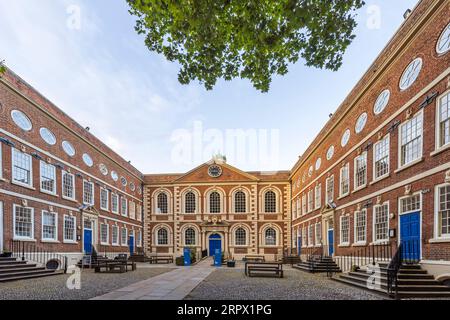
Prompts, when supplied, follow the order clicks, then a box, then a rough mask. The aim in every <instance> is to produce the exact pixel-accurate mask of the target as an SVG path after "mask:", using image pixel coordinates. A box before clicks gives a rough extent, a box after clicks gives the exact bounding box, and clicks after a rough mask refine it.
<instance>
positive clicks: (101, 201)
mask: <svg viewBox="0 0 450 320" xmlns="http://www.w3.org/2000/svg"><path fill="white" fill-rule="evenodd" d="M103 191H106V207H105V206H103V194H102V192H103ZM100 209H102V210H105V211H109V190H108V189H106V188H103V187H100Z"/></svg>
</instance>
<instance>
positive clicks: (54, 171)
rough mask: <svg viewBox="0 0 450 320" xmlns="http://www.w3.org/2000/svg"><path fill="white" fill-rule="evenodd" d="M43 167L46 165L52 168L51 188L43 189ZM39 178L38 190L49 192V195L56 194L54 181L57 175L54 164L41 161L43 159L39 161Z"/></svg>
mask: <svg viewBox="0 0 450 320" xmlns="http://www.w3.org/2000/svg"><path fill="white" fill-rule="evenodd" d="M45 167H47V168H48V169H50V170H52V171H53V190H47V189H44V188H43V185H42V184H43V182H44V181H43V178H44V177H43V174H42V173H43V171H44V168H45ZM39 179H40V181H39V186H40V190H41V192H43V193H47V194H51V195H56V182H57V177H56V167H55V166H54V165H52V164H50V163H47V162H45V161H43V160H41V161H40V162H39Z"/></svg>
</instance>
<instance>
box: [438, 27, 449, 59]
mask: <svg viewBox="0 0 450 320" xmlns="http://www.w3.org/2000/svg"><path fill="white" fill-rule="evenodd" d="M449 50H450V23H449V24H448V25H447V27H446V28H445V29H444V31H442V34H441V36H440V37H439V40H438V42H437V46H436V51H437V53H438V54H444V53H446V52H447V51H449Z"/></svg>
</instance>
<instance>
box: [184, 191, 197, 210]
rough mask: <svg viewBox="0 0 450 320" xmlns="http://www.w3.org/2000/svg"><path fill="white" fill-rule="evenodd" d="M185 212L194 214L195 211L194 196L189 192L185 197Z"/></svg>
mask: <svg viewBox="0 0 450 320" xmlns="http://www.w3.org/2000/svg"><path fill="white" fill-rule="evenodd" d="M184 201H185V203H184V204H185V212H186V213H195V209H196V204H195V201H196V199H195V194H194V193H193V192H191V191H189V192H188V193H186V195H185V199H184Z"/></svg>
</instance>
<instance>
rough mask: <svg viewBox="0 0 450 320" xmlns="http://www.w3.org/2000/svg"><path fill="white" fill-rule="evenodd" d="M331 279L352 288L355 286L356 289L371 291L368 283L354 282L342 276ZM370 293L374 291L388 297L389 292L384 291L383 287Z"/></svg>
mask: <svg viewBox="0 0 450 320" xmlns="http://www.w3.org/2000/svg"><path fill="white" fill-rule="evenodd" d="M331 279H332V280H334V281H337V282H341V283H344V284H347V285H350V286H354V287H358V288H361V289H365V290H369V288H367V283H366V282H360V281H354V280H353V279H349V278H343V277H342V275H340V276H339V277H333V278H331ZM370 291H374V292H377V293H381V294H384V295H387V290H386V289H383V286H381V289H379V288H374V289H371V290H370Z"/></svg>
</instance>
